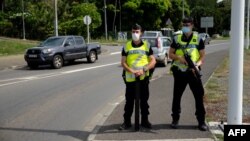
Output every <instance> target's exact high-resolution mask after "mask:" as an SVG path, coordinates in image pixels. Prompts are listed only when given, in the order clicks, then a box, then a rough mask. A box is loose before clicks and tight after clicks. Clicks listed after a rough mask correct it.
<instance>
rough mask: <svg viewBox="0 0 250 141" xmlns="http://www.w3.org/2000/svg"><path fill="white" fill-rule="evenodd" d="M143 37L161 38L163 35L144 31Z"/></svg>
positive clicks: (157, 32) (159, 32)
mask: <svg viewBox="0 0 250 141" xmlns="http://www.w3.org/2000/svg"><path fill="white" fill-rule="evenodd" d="M142 36H143V37H161V36H163V35H162V32H161V31H144V32H143V35H142Z"/></svg>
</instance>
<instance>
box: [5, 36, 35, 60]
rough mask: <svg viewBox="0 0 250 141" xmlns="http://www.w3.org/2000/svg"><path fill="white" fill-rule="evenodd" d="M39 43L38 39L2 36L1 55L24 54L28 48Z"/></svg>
mask: <svg viewBox="0 0 250 141" xmlns="http://www.w3.org/2000/svg"><path fill="white" fill-rule="evenodd" d="M37 44H38V41H29V40H19V39H9V38H0V56H7V55H17V54H24V52H25V50H26V49H27V48H30V47H32V46H35V45H37Z"/></svg>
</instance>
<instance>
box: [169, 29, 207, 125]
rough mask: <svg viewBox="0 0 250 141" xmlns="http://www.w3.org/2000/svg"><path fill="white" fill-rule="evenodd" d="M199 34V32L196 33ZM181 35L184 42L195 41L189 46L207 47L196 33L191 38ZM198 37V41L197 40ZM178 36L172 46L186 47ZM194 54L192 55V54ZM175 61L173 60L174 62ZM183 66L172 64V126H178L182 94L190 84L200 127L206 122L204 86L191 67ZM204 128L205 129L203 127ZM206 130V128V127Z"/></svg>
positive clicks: (176, 47) (175, 47)
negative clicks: (185, 67) (182, 67)
mask: <svg viewBox="0 0 250 141" xmlns="http://www.w3.org/2000/svg"><path fill="white" fill-rule="evenodd" d="M196 34H197V33H196ZM179 36H181V41H180V42H183V43H184V44H185V43H187V42H191V40H192V42H193V44H192V45H190V44H191V43H190V44H189V46H188V47H187V48H196V49H197V50H198V51H200V50H203V49H205V45H204V42H203V40H202V39H200V38H197V37H198V36H197V35H196V38H193V36H194V33H192V34H191V35H190V37H189V38H187V37H186V36H185V35H184V34H183V35H179ZM179 38H180V37H179ZM197 39H198V41H196V40H197ZM178 42H179V41H178V39H177V37H175V39H174V40H173V43H172V44H171V48H174V49H175V50H178V49H179V50H180V48H183V47H185V45H180V44H179V43H178ZM191 56H192V55H191ZM174 63H175V62H173V64H174ZM180 68H181V67H178V65H172V67H171V71H172V73H173V76H174V91H173V101H172V114H171V115H172V118H173V122H172V124H171V125H172V127H173V128H176V127H177V126H176V125H177V124H178V121H179V118H180V113H181V97H182V94H183V92H184V90H185V88H186V86H187V84H188V85H189V86H190V89H191V91H192V93H193V95H194V98H195V107H196V112H195V115H196V118H197V120H198V123H199V128H200V127H201V128H203V127H202V126H204V124H205V114H206V112H205V108H204V104H203V96H204V88H203V84H202V81H201V79H197V78H196V77H195V75H194V73H193V72H192V70H190V69H186V70H185V69H184V70H181V69H180ZM202 130H203V129H202ZM204 130H205V129H204Z"/></svg>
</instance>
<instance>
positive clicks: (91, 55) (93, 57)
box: [87, 50, 97, 63]
mask: <svg viewBox="0 0 250 141" xmlns="http://www.w3.org/2000/svg"><path fill="white" fill-rule="evenodd" d="M96 59H97V54H96V52H95V51H93V50H92V51H90V52H89V56H88V57H87V60H88V62H89V63H94V62H95V61H96Z"/></svg>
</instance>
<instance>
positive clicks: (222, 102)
mask: <svg viewBox="0 0 250 141" xmlns="http://www.w3.org/2000/svg"><path fill="white" fill-rule="evenodd" d="M243 66H244V80H243V81H244V93H243V107H245V108H247V109H250V93H249V90H250V50H245V51H244V65H243ZM228 77H229V58H228V57H226V58H225V59H224V60H223V62H222V63H221V64H220V65H219V66H218V68H217V69H216V70H215V71H214V73H213V75H212V76H211V77H210V79H209V81H208V83H207V85H206V86H205V99H204V101H205V105H206V111H207V115H206V116H207V120H208V122H209V121H215V122H221V121H224V122H226V120H227V106H228V105H227V97H228V95H227V94H228V81H229V80H228ZM247 109H246V110H244V109H243V122H247V123H249V122H250V112H249V111H248V110H247ZM215 136H216V137H217V139H218V140H219V141H223V138H224V137H223V135H215Z"/></svg>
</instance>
